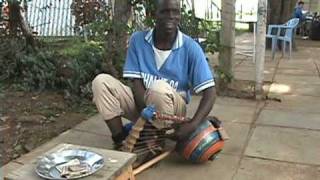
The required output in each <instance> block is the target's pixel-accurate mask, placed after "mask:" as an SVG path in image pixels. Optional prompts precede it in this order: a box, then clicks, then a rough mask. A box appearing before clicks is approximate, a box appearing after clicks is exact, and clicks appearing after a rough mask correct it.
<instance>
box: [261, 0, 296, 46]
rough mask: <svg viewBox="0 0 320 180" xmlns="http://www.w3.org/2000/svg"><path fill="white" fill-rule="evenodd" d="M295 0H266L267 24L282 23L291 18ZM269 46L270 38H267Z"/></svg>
mask: <svg viewBox="0 0 320 180" xmlns="http://www.w3.org/2000/svg"><path fill="white" fill-rule="evenodd" d="M296 3H297V0H268V15H267V24H268V25H269V24H283V23H285V22H287V21H288V20H289V19H290V18H292V14H293V10H294V7H295V5H296ZM267 47H268V48H270V47H271V39H268V40H267Z"/></svg>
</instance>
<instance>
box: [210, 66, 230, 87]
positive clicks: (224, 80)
mask: <svg viewBox="0 0 320 180" xmlns="http://www.w3.org/2000/svg"><path fill="white" fill-rule="evenodd" d="M214 73H215V78H216V80H217V82H218V84H219V85H220V86H224V85H227V84H229V83H231V82H232V80H233V78H234V77H233V75H232V74H229V73H227V72H224V71H223V70H222V69H221V68H220V66H215V67H214ZM223 88H224V87H222V89H223Z"/></svg>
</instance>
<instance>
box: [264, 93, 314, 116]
mask: <svg viewBox="0 0 320 180" xmlns="http://www.w3.org/2000/svg"><path fill="white" fill-rule="evenodd" d="M280 98H281V102H277V101H269V102H268V103H267V106H266V109H271V110H292V111H293V110H294V111H295V112H305V113H307V112H309V113H319V112H320V110H319V107H320V97H312V96H300V95H282V96H281V97H280Z"/></svg>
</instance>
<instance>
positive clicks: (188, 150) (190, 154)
mask: <svg viewBox="0 0 320 180" xmlns="http://www.w3.org/2000/svg"><path fill="white" fill-rule="evenodd" d="M213 121H215V119H209V120H206V121H204V122H203V123H202V124H200V126H199V127H198V128H197V129H196V130H195V131H194V132H193V133H192V134H191V135H190V136H189V137H188V138H186V140H184V141H180V142H177V145H176V150H177V152H178V153H179V154H180V155H182V156H183V157H184V158H185V159H187V160H189V161H191V162H194V163H201V162H206V161H208V160H213V159H214V158H215V157H216V155H217V154H218V153H219V152H220V151H221V150H222V148H223V146H224V141H223V140H222V139H221V136H220V133H219V131H218V129H217V128H215V127H214V126H213V124H212V122H213Z"/></svg>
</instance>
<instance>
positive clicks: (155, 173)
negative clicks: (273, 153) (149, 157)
mask: <svg viewBox="0 0 320 180" xmlns="http://www.w3.org/2000/svg"><path fill="white" fill-rule="evenodd" d="M239 160H240V157H237V156H230V155H223V154H220V155H219V156H218V158H217V159H216V160H214V161H212V162H207V163H205V164H192V163H188V162H186V161H185V160H183V159H181V158H180V157H178V156H177V155H175V154H173V155H171V156H169V157H167V158H166V159H164V160H162V161H161V162H159V163H158V164H157V165H156V166H155V167H154V168H150V169H148V170H146V171H144V172H143V173H141V174H139V175H138V176H137V177H136V178H137V179H140V180H149V179H152V180H163V179H166V180H177V179H183V180H195V179H201V180H212V179H219V180H231V179H232V176H233V174H234V173H235V172H236V169H237V164H238V162H239Z"/></svg>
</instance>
